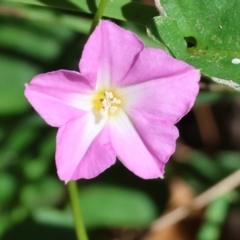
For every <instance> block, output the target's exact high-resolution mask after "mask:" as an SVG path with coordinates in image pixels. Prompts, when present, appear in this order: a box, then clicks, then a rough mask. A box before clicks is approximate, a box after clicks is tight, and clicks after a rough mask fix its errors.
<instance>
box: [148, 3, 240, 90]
mask: <svg viewBox="0 0 240 240" xmlns="http://www.w3.org/2000/svg"><path fill="white" fill-rule="evenodd" d="M161 3H162V5H163V7H164V8H165V11H166V13H167V16H166V17H164V16H160V17H155V18H154V19H153V20H152V21H151V22H150V23H149V25H148V33H149V35H150V37H152V38H154V39H155V40H157V41H160V42H163V43H164V44H165V45H166V46H167V47H168V48H169V50H170V52H171V53H172V54H173V55H174V56H175V57H176V58H178V59H181V60H184V61H186V62H188V63H189V64H191V65H193V66H195V67H196V68H198V69H201V72H202V74H204V75H206V76H208V77H210V78H212V79H213V80H214V81H216V82H218V83H221V84H225V85H228V86H230V87H232V88H234V89H236V90H240V85H239V84H240V64H234V63H232V60H233V59H235V58H240V31H238V29H239V22H240V5H239V1H238V0H233V1H228V0H219V1H216V0H209V1H205V2H203V1H202V0H182V1H180V2H179V1H178V0H162V1H161Z"/></svg>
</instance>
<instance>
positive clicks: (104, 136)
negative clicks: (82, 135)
mask: <svg viewBox="0 0 240 240" xmlns="http://www.w3.org/2000/svg"><path fill="white" fill-rule="evenodd" d="M109 134H110V133H109V127H108V126H105V127H104V129H103V130H102V131H101V132H100V133H99V135H98V136H97V137H96V138H95V139H94V140H93V142H92V143H91V145H90V146H89V148H88V150H87V152H86V154H85V155H84V157H83V159H82V160H81V162H80V163H79V165H78V166H77V168H76V170H75V172H74V173H73V175H72V177H71V180H77V179H80V178H86V179H89V178H94V177H96V176H97V175H99V174H100V173H101V172H103V171H105V170H106V169H107V168H109V167H110V166H111V165H113V164H114V163H115V161H116V153H115V152H114V150H113V149H112V146H111V143H110V135H109Z"/></svg>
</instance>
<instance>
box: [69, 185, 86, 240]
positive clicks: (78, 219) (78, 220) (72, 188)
mask: <svg viewBox="0 0 240 240" xmlns="http://www.w3.org/2000/svg"><path fill="white" fill-rule="evenodd" d="M67 187H68V191H69V196H70V202H71V206H72V212H73V218H74V223H75V230H76V234H77V239H78V240H88V237H87V234H86V230H85V227H84V224H83V220H82V215H81V210H80V206H79V201H78V188H77V183H76V182H75V181H71V182H69V183H68V184H67Z"/></svg>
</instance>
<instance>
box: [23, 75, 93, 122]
mask: <svg viewBox="0 0 240 240" xmlns="http://www.w3.org/2000/svg"><path fill="white" fill-rule="evenodd" d="M91 92H92V90H91V88H90V87H89V86H88V84H87V81H86V79H85V78H83V77H82V76H81V74H79V73H77V72H73V71H65V70H59V71H55V72H50V73H46V74H40V75H37V76H36V77H34V78H33V80H32V81H31V82H30V83H29V84H26V89H25V96H26V98H27V99H28V101H29V102H30V103H31V105H32V106H33V107H34V108H35V110H36V111H37V112H38V113H39V114H40V116H41V117H42V118H43V119H44V120H45V121H46V122H47V123H48V124H49V125H51V126H54V127H60V126H62V125H64V124H65V123H67V122H68V121H69V120H73V119H76V118H78V117H80V116H82V115H83V114H84V113H85V111H86V110H90V109H91V107H92V105H91V100H90V99H91Z"/></svg>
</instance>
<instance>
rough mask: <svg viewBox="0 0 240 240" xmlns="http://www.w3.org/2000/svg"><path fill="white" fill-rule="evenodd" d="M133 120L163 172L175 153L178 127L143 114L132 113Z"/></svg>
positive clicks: (130, 113)
mask: <svg viewBox="0 0 240 240" xmlns="http://www.w3.org/2000/svg"><path fill="white" fill-rule="evenodd" d="M129 115H130V116H131V120H132V121H133V124H134V126H135V128H136V130H137V132H138V133H139V136H140V137H141V139H142V141H143V142H144V144H145V146H146V147H147V148H148V149H149V151H150V152H151V153H152V155H153V156H154V157H155V158H156V159H157V161H158V163H159V165H160V166H162V168H161V169H162V171H163V168H164V165H165V164H166V163H167V161H168V160H169V158H170V156H171V155H172V154H173V153H174V151H175V148H176V139H177V138H178V136H179V132H178V129H177V127H176V126H174V125H173V124H171V123H168V122H162V121H159V119H157V118H156V117H154V116H153V117H152V116H151V117H150V118H146V117H144V116H143V115H142V114H141V113H139V112H136V111H130V112H129Z"/></svg>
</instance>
